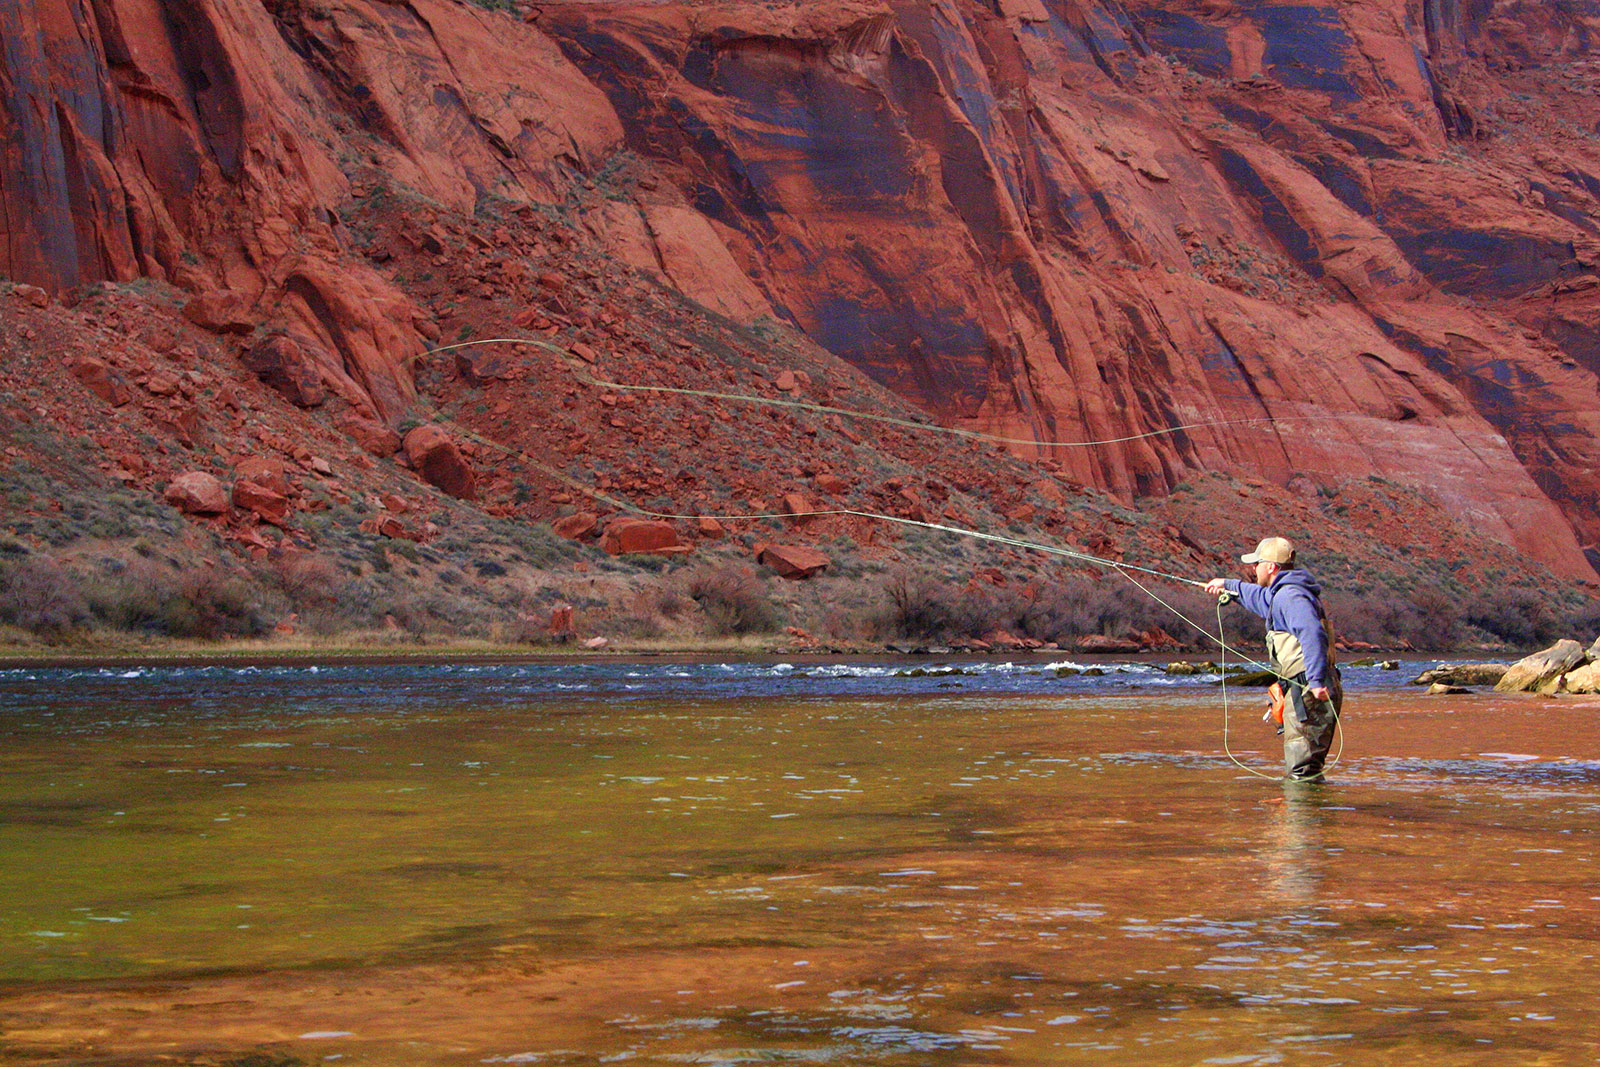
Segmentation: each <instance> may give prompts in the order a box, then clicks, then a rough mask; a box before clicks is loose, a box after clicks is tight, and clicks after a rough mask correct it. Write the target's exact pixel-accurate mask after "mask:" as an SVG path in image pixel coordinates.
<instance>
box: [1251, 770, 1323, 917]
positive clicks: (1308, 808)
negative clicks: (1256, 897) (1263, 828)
mask: <svg viewBox="0 0 1600 1067" xmlns="http://www.w3.org/2000/svg"><path fill="white" fill-rule="evenodd" d="M1328 799H1329V798H1328V788H1327V786H1325V785H1323V784H1322V783H1321V782H1291V781H1285V782H1284V783H1283V801H1282V803H1275V804H1272V805H1270V810H1271V815H1269V816H1268V818H1269V822H1268V824H1267V837H1266V844H1265V847H1264V848H1263V849H1262V850H1261V858H1262V859H1263V860H1264V861H1265V863H1266V865H1267V879H1268V887H1269V889H1270V890H1271V893H1272V899H1273V900H1277V901H1282V902H1284V903H1286V904H1289V905H1291V906H1294V905H1308V906H1309V905H1314V904H1319V903H1321V893H1320V892H1319V889H1320V888H1321V885H1322V875H1323V864H1324V863H1325V862H1326V859H1327V855H1328V853H1327V848H1326V846H1325V845H1324V844H1323V833H1322V830H1323V825H1324V823H1325V822H1326V821H1327V818H1328V811H1327V805H1328Z"/></svg>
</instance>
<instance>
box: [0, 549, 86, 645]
mask: <svg viewBox="0 0 1600 1067" xmlns="http://www.w3.org/2000/svg"><path fill="white" fill-rule="evenodd" d="M78 586H79V579H78V577H77V575H75V574H73V573H72V572H71V571H69V570H67V568H65V567H63V566H62V565H61V564H59V563H57V562H56V561H55V560H51V559H30V558H24V559H20V560H14V561H9V562H6V563H4V564H0V622H6V623H10V624H11V625H12V626H16V627H19V628H21V629H24V630H30V631H32V632H33V633H36V634H40V635H42V636H46V637H52V636H60V635H61V634H64V633H66V632H68V631H70V630H73V629H76V628H78V627H80V626H84V625H86V624H87V623H88V622H89V621H90V619H91V618H92V616H91V615H90V612H89V604H88V602H87V601H86V600H85V599H84V597H83V594H82V592H80V591H79V588H78Z"/></svg>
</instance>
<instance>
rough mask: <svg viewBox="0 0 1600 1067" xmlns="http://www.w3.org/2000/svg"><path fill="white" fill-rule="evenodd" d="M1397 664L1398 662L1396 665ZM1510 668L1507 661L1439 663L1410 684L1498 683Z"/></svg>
mask: <svg viewBox="0 0 1600 1067" xmlns="http://www.w3.org/2000/svg"><path fill="white" fill-rule="evenodd" d="M1396 666H1398V664H1397V665H1396ZM1510 669H1511V664H1509V663H1458V664H1454V665H1445V664H1441V665H1439V666H1437V667H1433V668H1430V669H1429V670H1425V671H1423V672H1422V673H1421V674H1419V675H1417V676H1416V677H1415V678H1413V679H1412V680H1411V684H1412V685H1435V684H1438V685H1498V684H1499V683H1500V679H1501V678H1504V677H1505V674H1506V672H1507V671H1509V670H1510Z"/></svg>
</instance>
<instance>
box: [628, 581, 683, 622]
mask: <svg viewBox="0 0 1600 1067" xmlns="http://www.w3.org/2000/svg"><path fill="white" fill-rule="evenodd" d="M694 604H695V602H694V599H693V598H692V597H690V596H689V595H688V594H687V593H685V592H684V591H683V590H681V589H679V588H678V587H677V584H676V583H673V582H662V581H656V582H653V583H651V584H650V585H647V586H645V587H643V588H642V589H640V590H639V591H638V592H636V593H634V595H633V598H632V603H631V605H630V606H631V608H632V610H633V613H634V614H635V615H639V616H642V617H644V618H652V619H678V618H682V617H683V616H684V615H685V614H686V613H687V612H688V611H689V610H690V609H691V608H693V607H694Z"/></svg>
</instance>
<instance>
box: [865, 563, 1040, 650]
mask: <svg viewBox="0 0 1600 1067" xmlns="http://www.w3.org/2000/svg"><path fill="white" fill-rule="evenodd" d="M879 593H880V596H881V598H882V604H883V606H882V610H881V614H880V617H879V619H878V626H877V629H878V630H879V631H880V632H883V633H885V634H886V635H888V636H892V637H901V638H908V639H912V640H923V641H933V640H951V639H954V638H962V637H982V636H983V635H985V634H989V633H993V632H994V631H995V630H1011V629H1015V628H1017V627H1018V626H1019V625H1021V624H1022V621H1023V617H1024V611H1025V607H1024V604H1023V602H1022V600H1021V598H1020V597H1019V595H1018V594H1017V593H1016V592H1015V591H1013V590H1011V589H1009V588H1005V587H998V586H989V585H974V584H971V583H967V584H958V583H956V582H952V581H950V580H949V579H947V578H944V577H943V576H941V575H939V574H937V573H935V572H932V571H928V570H919V569H916V568H912V567H897V568H895V569H894V570H891V571H890V572H889V573H888V574H887V575H885V576H884V578H883V582H882V585H881V587H880V590H879Z"/></svg>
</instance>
